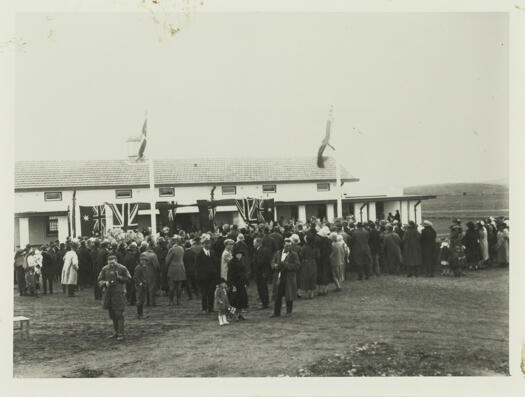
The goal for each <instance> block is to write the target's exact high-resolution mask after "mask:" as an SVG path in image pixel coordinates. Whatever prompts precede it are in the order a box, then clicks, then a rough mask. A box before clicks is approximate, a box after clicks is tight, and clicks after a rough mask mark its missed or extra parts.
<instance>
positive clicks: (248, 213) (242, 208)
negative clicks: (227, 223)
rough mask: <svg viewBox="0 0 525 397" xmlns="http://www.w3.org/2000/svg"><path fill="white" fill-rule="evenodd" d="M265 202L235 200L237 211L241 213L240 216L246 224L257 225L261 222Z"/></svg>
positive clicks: (251, 199)
mask: <svg viewBox="0 0 525 397" xmlns="http://www.w3.org/2000/svg"><path fill="white" fill-rule="evenodd" d="M263 201H264V200H261V199H254V198H245V199H241V200H235V205H236V206H237V210H238V211H239V214H240V215H241V217H242V219H243V220H244V222H246V223H257V222H259V221H260V218H259V215H260V211H261V205H262V202H263Z"/></svg>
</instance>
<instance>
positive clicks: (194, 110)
mask: <svg viewBox="0 0 525 397" xmlns="http://www.w3.org/2000/svg"><path fill="white" fill-rule="evenodd" d="M208 1H209V0H204V1H193V0H184V1H163V0H137V1H135V2H131V3H132V4H131V7H124V6H123V7H122V10H120V11H119V10H118V7H117V5H118V4H117V3H119V2H115V4H113V6H111V7H113V8H112V9H111V11H109V10H108V11H103V9H100V10H95V9H94V10H90V8H89V7H88V6H86V7H85V8H84V7H82V4H84V2H70V3H76V5H73V6H71V4H70V6H71V7H70V8H69V9H66V10H60V11H58V10H53V9H52V8H50V9H49V10H47V9H46V8H45V7H41V8H40V9H38V10H37V11H35V10H32V11H29V10H28V11H20V12H16V13H15V14H14V20H13V24H14V28H15V36H13V37H11V38H8V40H5V41H4V42H3V45H2V48H3V49H2V51H3V52H5V53H7V52H8V53H9V55H10V56H12V58H13V64H12V71H13V81H12V84H13V88H14V90H13V91H14V92H13V93H14V96H13V105H12V109H13V116H12V118H13V136H12V143H13V144H12V153H11V156H12V157H13V159H12V161H10V160H9V162H10V168H7V169H6V172H5V173H6V175H4V178H6V179H10V180H12V181H13V182H12V185H9V186H11V187H12V189H11V188H10V190H11V191H10V192H7V194H10V195H12V204H9V205H11V206H12V212H9V213H8V214H6V217H5V223H9V224H10V225H12V228H11V226H9V228H8V229H7V231H8V233H7V234H4V240H5V247H6V248H5V252H4V255H5V256H6V258H5V260H4V263H5V266H4V268H5V280H6V285H7V290H8V291H7V292H8V294H9V295H7V296H8V298H7V299H8V302H4V303H5V304H6V305H7V307H11V306H12V312H9V311H8V312H6V313H10V314H9V317H6V318H5V321H3V322H4V323H6V324H7V325H8V327H9V328H10V329H11V328H12V334H11V335H10V339H9V340H5V341H2V342H3V344H6V345H9V349H11V348H12V350H9V351H10V352H11V351H12V354H11V353H9V356H8V357H5V359H6V360H7V361H10V362H11V364H10V365H12V367H10V368H12V369H11V370H10V371H11V375H10V376H11V378H12V380H14V381H16V382H23V381H24V380H27V379H35V378H36V379H44V378H46V379H49V378H52V379H56V380H57V382H59V379H64V378H75V379H77V380H78V379H79V378H80V379H84V380H85V381H86V380H87V379H88V378H106V379H107V378H126V379H129V381H130V382H131V381H132V379H131V378H155V379H158V378H163V379H173V378H190V379H193V380H196V381H197V380H198V379H202V378H228V379H233V378H235V379H237V378H244V379H251V378H268V379H274V378H279V379H278V380H283V379H291V380H293V381H295V382H298V383H295V384H298V385H301V383H300V382H308V379H311V378H316V379H321V378H322V379H324V380H327V379H332V378H337V380H338V381H340V380H342V379H345V380H346V379H348V381H351V378H352V379H353V378H359V379H361V380H372V379H377V378H383V377H385V378H392V377H410V378H413V377H424V378H428V377H431V378H432V379H433V380H438V379H443V380H446V379H450V377H453V378H455V379H464V380H466V381H467V382H468V381H469V379H496V380H498V379H500V380H502V381H506V380H508V381H510V380H511V378H512V379H514V378H515V377H517V378H518V379H517V381H516V382H518V383H519V382H521V386H523V377H524V374H523V373H522V372H521V371H520V368H519V360H525V358H523V359H522V358H521V357H522V356H521V355H522V352H521V351H520V350H517V349H516V348H515V344H513V343H511V341H510V339H509V338H510V336H509V335H510V334H512V332H511V331H510V327H511V326H510V325H509V323H510V322H511V318H512V317H513V316H516V315H517V316H518V317H520V316H519V313H523V312H522V309H518V312H517V313H514V314H512V313H511V310H510V309H511V308H512V307H513V306H511V296H510V294H509V290H510V288H509V285H510V284H511V280H510V279H511V277H510V275H512V277H522V276H523V271H519V270H516V272H515V271H514V269H515V268H520V267H521V265H520V264H519V263H516V260H513V262H514V263H511V260H510V257H511V255H510V252H511V249H510V246H511V234H512V235H513V237H514V236H515V234H514V233H511V223H512V226H513V229H514V227H515V225H516V227H517V225H518V223H521V222H522V221H523V219H522V218H519V216H518V215H517V213H515V212H514V211H513V214H512V215H513V216H512V217H511V211H510V209H511V205H510V202H511V197H510V193H509V192H510V190H511V188H510V185H511V183H510V181H511V179H510V175H511V171H512V170H511V168H512V167H511V163H510V157H511V151H512V150H513V149H512V148H511V146H512V145H511V138H510V135H511V134H510V128H511V123H510V118H509V114H510V112H511V102H510V99H509V98H510V95H511V84H510V81H511V80H510V79H511V76H510V73H511V72H510V71H512V70H513V69H512V65H511V56H510V54H511V45H512V44H513V43H512V38H511V35H510V26H511V22H510V20H511V15H510V14H511V13H513V12H516V13H517V12H519V9H518V6H516V7H515V9H514V10H510V9H509V10H508V12H495V11H494V12H477V11H476V10H472V11H468V10H465V11H462V12H428V11H419V12H409V11H399V12H370V11H352V12H350V11H345V10H341V11H339V12H334V11H331V10H330V9H327V10H326V11H323V9H322V8H321V9H318V10H315V11H312V10H309V9H301V7H298V8H297V10H295V9H292V8H288V9H286V11H283V12H280V11H278V10H276V9H272V8H271V7H269V8H268V9H266V10H265V9H264V8H257V9H255V10H254V11H246V10H244V11H239V12H235V11H232V10H229V11H228V10H226V9H225V10H222V11H221V9H219V8H214V6H213V4H211V3H210V4H208ZM65 3H68V2H65ZM122 3H126V2H122ZM116 8H117V10H115V9H116ZM524 13H525V11H524ZM521 109H523V108H521ZM514 144H515V145H518V144H519V142H517V141H514ZM515 171H516V170H513V171H512V172H515ZM7 173H9V175H7ZM13 176H14V178H13ZM513 181H514V182H515V181H516V179H513ZM514 182H513V183H514ZM512 189H514V185H513V187H512ZM515 191H516V192H517V191H518V187H516V190H515ZM8 208H9V207H8ZM511 218H512V219H511ZM511 221H512V222H511ZM513 232H514V230H513ZM512 240H513V244H512V245H513V246H514V248H515V250H514V251H519V250H520V248H519V244H520V242H519V240H520V239H519V238H518V242H517V243H515V242H514V240H515V239H512ZM515 244H518V246H517V247H518V248H516V245H515ZM514 251H513V255H514V254H515V252H514ZM7 256H10V258H7ZM513 258H514V256H513ZM10 263H12V265H11V264H10ZM516 280H517V281H515V282H516V283H517V284H512V289H513V290H516V288H514V285H517V286H518V289H519V286H521V285H523V278H521V281H519V279H516ZM513 282H514V281H513ZM518 306H519V303H518ZM514 308H515V309H516V306H514ZM11 315H12V316H11ZM11 317H12V318H11ZM11 323H12V327H11ZM515 329H516V330H517V331H516V332H517V333H515V334H514V337H517V338H518V339H520V338H521V339H523V341H525V334H523V333H522V331H523V329H522V328H515ZM518 331H519V332H518ZM520 332H521V333H520ZM518 334H519V335H518ZM521 339H520V340H521ZM509 346H510V348H509ZM511 350H512V352H511ZM524 351H525V350H524ZM523 354H525V353H523ZM518 356H519V357H518ZM511 357H515V358H516V359H515V360H513V361H511ZM513 363H518V365H514V364H513ZM522 365H523V368H525V364H524V363H522ZM281 378H282V379H281ZM419 379H420V378H419ZM276 381H277V379H276ZM378 381H379V380H378ZM16 382H15V383H14V384H17V383H16ZM90 382H94V381H90ZM20 384H22V383H20ZM305 384H306V383H305ZM324 384H326V385H328V384H329V383H323V385H324ZM86 385H89V383H86ZM297 387H299V386H297ZM15 388H16V387H15ZM83 388H84V386H83ZM74 389H77V390H76V391H78V393H80V394H79V395H81V393H89V392H90V391H89V390H88V389H89V386H88V387H87V388H86V389H85V390H78V386H74ZM74 389H72V390H71V391H70V393H73V394H69V395H75V390H74ZM152 390H153V391H152V392H150V393H149V394H150V395H156V394H155V390H154V389H152ZM334 390H335V389H334ZM458 390H459V389H458ZM18 391H21V390H18ZM116 391H117V388H116V387H115V392H116ZM427 391H428V390H427ZM471 391H474V389H471ZM522 391H523V389H522ZM51 392H52V389H49V390H46V393H51ZM120 392H123V391H122V390H121V391H120ZM208 392H209V394H213V393H214V392H217V390H213V389H212V388H210V389H209V391H208ZM223 392H224V393H226V392H227V391H225V390H223ZM317 392H318V393H319V395H327V394H330V388H328V386H327V388H324V389H321V390H318V391H317ZM350 392H351V390H349V389H347V390H346V393H350ZM392 392H393V391H392V390H390V393H392ZM397 392H399V393H401V389H400V390H398V391H397ZM484 392H485V393H490V392H492V393H494V395H497V392H498V389H497V388H496V387H493V388H492V389H490V388H488V389H485V390H484ZM37 393H38V392H37ZM57 393H58V392H57ZM100 393H102V392H99V394H97V395H105V394H103V393H102V394H100ZM159 393H160V391H159ZM177 393H182V394H183V393H184V392H182V391H181V390H177ZM246 393H247V394H246V395H254V393H255V394H257V393H259V395H262V394H261V393H263V394H264V390H263V391H261V390H259V391H258V390H257V389H251V390H250V391H247V392H246ZM289 393H290V394H294V393H298V389H296V390H295V391H293V390H292V391H289V390H286V389H282V390H281V392H280V395H288V394H289ZM509 393H510V391H509ZM188 394H191V389H190V391H188ZM334 394H335V392H334ZM11 395H14V394H11ZM33 395H34V394H33ZM55 395H58V394H55ZM60 395H61V394H60ZM82 395H83V394H82ZM86 395H88V394H86ZM112 395H113V394H112ZM114 395H116V394H114ZM128 395H131V394H128ZM133 395H134V394H133ZM159 395H160V394H159ZM376 395H379V393H377V394H376ZM407 395H408V394H407ZM473 395H477V394H473ZM487 395H488V394H487ZM507 395H512V394H507Z"/></svg>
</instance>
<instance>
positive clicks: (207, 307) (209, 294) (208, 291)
mask: <svg viewBox="0 0 525 397" xmlns="http://www.w3.org/2000/svg"><path fill="white" fill-rule="evenodd" d="M201 242H202V250H200V251H199V253H198V254H197V256H196V257H195V271H196V279H197V282H198V283H199V289H200V291H201V294H202V311H203V312H204V313H212V312H213V300H214V294H215V286H216V284H217V280H218V279H219V263H218V262H219V261H218V259H217V256H216V254H215V252H213V250H212V249H211V246H212V242H211V238H210V235H208V234H203V235H202V236H201Z"/></svg>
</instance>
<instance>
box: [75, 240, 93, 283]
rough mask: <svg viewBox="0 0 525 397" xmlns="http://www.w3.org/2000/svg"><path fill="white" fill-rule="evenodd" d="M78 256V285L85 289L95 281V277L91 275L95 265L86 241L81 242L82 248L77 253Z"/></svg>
mask: <svg viewBox="0 0 525 397" xmlns="http://www.w3.org/2000/svg"><path fill="white" fill-rule="evenodd" d="M77 255H78V285H79V286H81V287H85V286H86V285H88V284H89V282H90V280H91V279H93V277H94V275H92V274H91V269H92V268H93V265H92V264H91V255H90V253H89V250H88V248H87V246H86V242H85V241H84V240H83V241H81V242H80V248H79V249H78V251H77Z"/></svg>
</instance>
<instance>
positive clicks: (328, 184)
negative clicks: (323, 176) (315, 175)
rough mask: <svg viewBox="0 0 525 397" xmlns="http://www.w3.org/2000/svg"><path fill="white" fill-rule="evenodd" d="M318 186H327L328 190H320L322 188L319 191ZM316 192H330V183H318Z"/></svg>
mask: <svg viewBox="0 0 525 397" xmlns="http://www.w3.org/2000/svg"><path fill="white" fill-rule="evenodd" d="M319 185H326V186H328V189H322V188H321V189H320V188H319ZM317 191H318V192H329V191H330V182H320V183H318V184H317Z"/></svg>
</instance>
